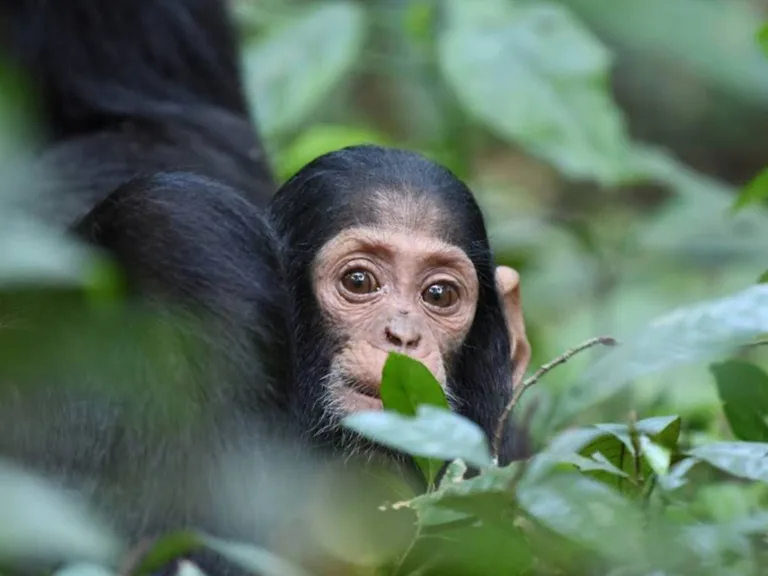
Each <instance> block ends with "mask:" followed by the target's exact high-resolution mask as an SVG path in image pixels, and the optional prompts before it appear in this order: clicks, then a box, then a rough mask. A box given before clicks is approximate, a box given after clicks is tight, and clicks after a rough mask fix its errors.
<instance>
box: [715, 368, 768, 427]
mask: <svg viewBox="0 0 768 576" xmlns="http://www.w3.org/2000/svg"><path fill="white" fill-rule="evenodd" d="M710 370H711V371H712V374H713V376H714V377H715V381H716V382H717V391H718V393H719V394H720V399H721V400H722V401H723V410H724V411H725V416H726V418H728V424H729V425H730V427H731V430H732V431H733V434H734V436H736V437H737V438H738V439H739V440H747V441H754V442H767V441H768V424H767V423H766V417H768V375H766V374H765V372H763V371H762V370H761V369H760V368H758V367H757V366H755V365H753V364H750V363H748V362H743V361H741V360H729V361H728V362H723V363H721V364H713V365H711V366H710Z"/></svg>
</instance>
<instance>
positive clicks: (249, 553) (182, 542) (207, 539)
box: [133, 531, 306, 576]
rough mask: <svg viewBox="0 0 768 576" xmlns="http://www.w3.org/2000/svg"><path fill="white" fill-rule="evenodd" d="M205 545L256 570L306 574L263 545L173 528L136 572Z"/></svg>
mask: <svg viewBox="0 0 768 576" xmlns="http://www.w3.org/2000/svg"><path fill="white" fill-rule="evenodd" d="M203 548H208V549H209V550H213V551H214V552H216V553H218V554H219V555H221V556H222V557H223V558H225V559H226V560H228V561H230V562H232V563H234V564H236V565H238V566H240V567H241V568H243V569H245V570H247V571H248V572H251V573H253V574H259V575H264V576H278V575H280V576H283V575H285V576H306V574H305V573H304V572H303V571H302V570H300V569H299V568H296V567H295V566H293V565H292V564H290V563H288V562H286V561H285V560H283V559H281V558H279V557H277V556H275V555H274V554H272V553H271V552H267V551H266V550H264V549H261V548H257V547H254V546H250V545H247V544H242V543H239V542H229V541H225V540H220V539H218V538H214V537H212V536H209V535H207V534H203V533H197V532H192V531H179V532H174V533H171V534H167V535H165V536H163V537H162V538H160V539H159V540H158V541H157V542H155V544H154V546H153V547H152V549H151V550H150V551H149V553H147V555H146V556H145V557H144V558H143V559H142V561H141V563H140V564H139V566H138V568H137V569H136V570H135V571H134V572H133V574H136V575H144V574H153V573H156V572H158V571H161V569H162V568H163V567H165V566H167V565H168V564H169V563H170V562H172V561H173V560H175V559H178V558H181V557H183V556H185V555H188V554H190V553H192V552H195V551H197V550H201V549H203Z"/></svg>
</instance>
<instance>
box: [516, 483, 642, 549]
mask: <svg viewBox="0 0 768 576" xmlns="http://www.w3.org/2000/svg"><path fill="white" fill-rule="evenodd" d="M518 501H519V503H520V506H521V507H522V508H523V509H525V510H526V511H527V512H528V514H530V515H531V516H533V517H534V518H535V519H536V520H538V521H539V522H541V523H542V524H544V525H545V526H547V527H548V528H550V529H551V530H553V531H555V532H556V533H558V534H561V535H562V536H565V537H566V538H568V539H569V540H572V541H573V542H576V543H578V544H580V545H582V546H584V547H586V548H588V549H590V550H594V551H596V552H598V553H600V554H601V555H603V556H605V557H606V558H609V559H612V560H616V561H625V562H626V561H640V560H641V559H642V558H643V557H644V555H645V553H644V552H645V551H644V548H643V541H644V538H643V516H642V514H641V512H640V510H638V509H637V508H635V507H634V506H633V505H632V504H631V502H630V501H629V500H626V499H624V498H622V497H621V496H620V495H619V494H618V493H617V492H615V491H614V490H612V489H610V488H609V487H607V486H605V485H604V484H601V483H599V482H596V481H594V480H591V479H589V478H587V477H586V476H582V475H578V474H557V475H553V476H551V477H549V478H546V479H540V480H537V481H536V482H523V483H522V484H521V485H520V487H519V489H518Z"/></svg>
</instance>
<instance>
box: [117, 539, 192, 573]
mask: <svg viewBox="0 0 768 576" xmlns="http://www.w3.org/2000/svg"><path fill="white" fill-rule="evenodd" d="M202 547H203V542H202V540H201V537H200V535H199V534H197V533H196V532H192V531H189V530H181V531H178V532H171V533H169V534H165V535H163V536H162V537H161V538H158V539H157V540H155V541H154V542H153V543H152V548H150V549H149V551H148V552H147V553H146V554H145V555H144V556H143V557H142V559H141V562H139V564H138V566H136V568H135V569H134V570H133V572H132V573H133V575H134V576H144V575H148V574H154V573H157V572H161V571H162V570H163V568H165V567H166V566H168V565H169V564H170V563H171V562H173V561H174V560H176V559H177V558H180V557H182V556H185V555H187V554H190V553H191V552H194V551H196V550H199V549H200V548H202Z"/></svg>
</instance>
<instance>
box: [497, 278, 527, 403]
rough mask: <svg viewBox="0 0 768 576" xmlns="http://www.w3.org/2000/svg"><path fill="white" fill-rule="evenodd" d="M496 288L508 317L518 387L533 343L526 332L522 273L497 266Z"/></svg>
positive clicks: (513, 380) (514, 371) (513, 384)
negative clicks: (521, 284) (522, 300)
mask: <svg viewBox="0 0 768 576" xmlns="http://www.w3.org/2000/svg"><path fill="white" fill-rule="evenodd" d="M496 288H497V290H498V291H499V296H500V297H501V302H502V306H503V307H504V315H505V316H506V319H507V328H508V329H509V339H510V343H511V350H510V355H511V357H512V365H513V367H514V368H513V370H512V388H513V389H514V388H517V387H518V386H519V385H520V384H521V383H522V380H523V376H525V371H526V370H527V369H528V363H529V362H530V360H531V345H530V344H529V343H528V337H527V336H526V334H525V319H524V318H523V305H522V302H521V298H520V274H518V273H517V271H516V270H514V269H512V268H510V267H508V266H498V267H497V268H496Z"/></svg>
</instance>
